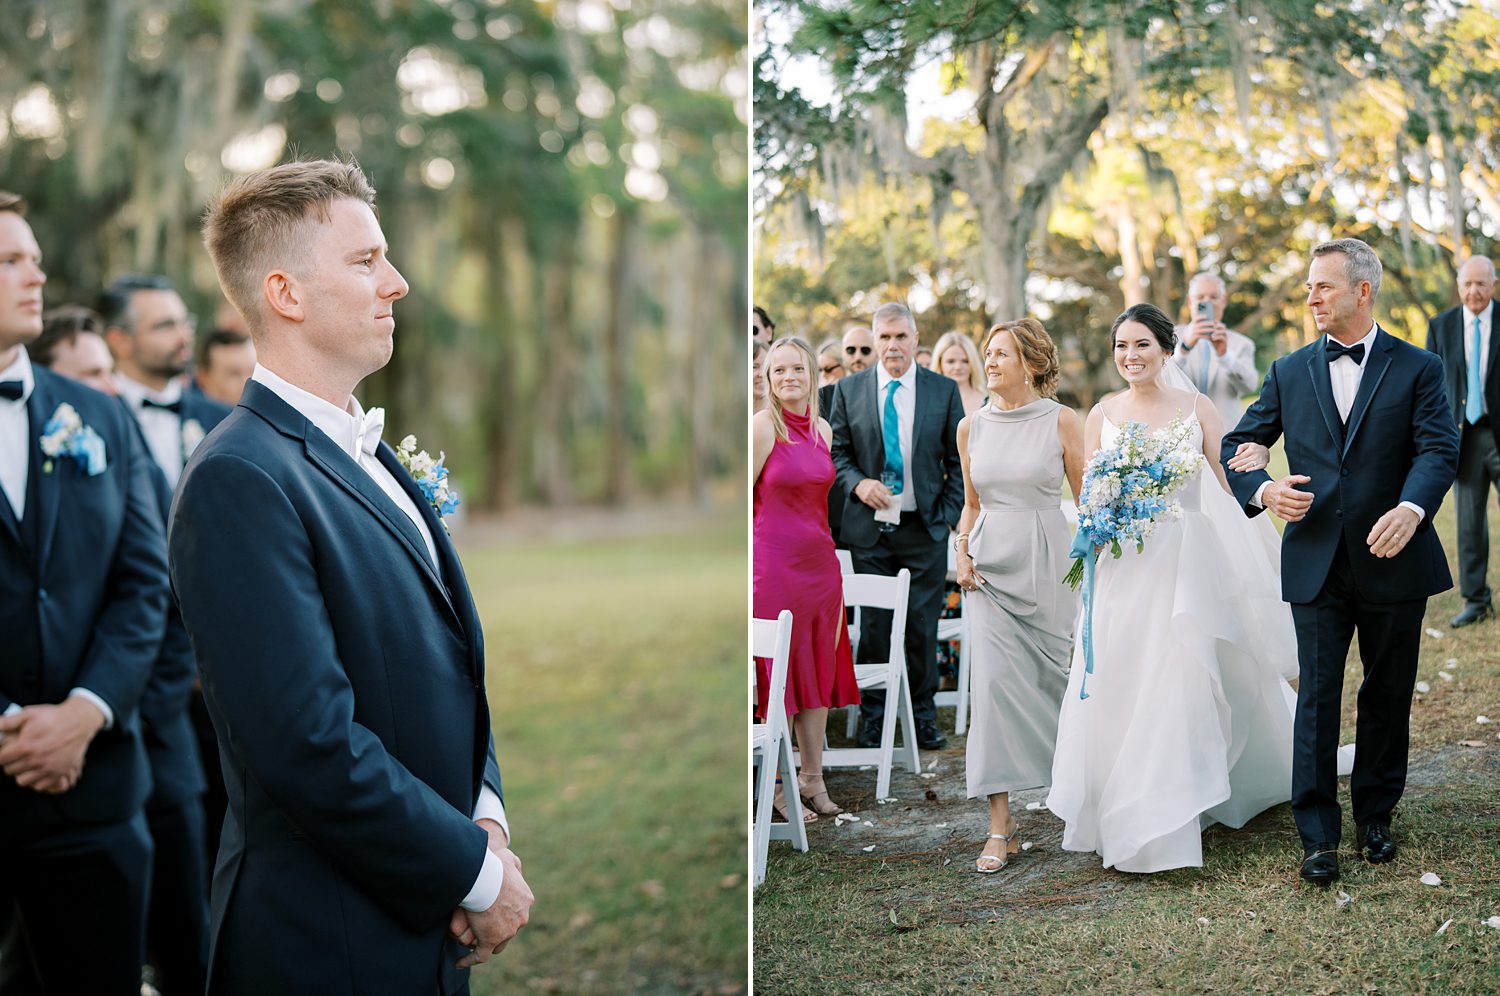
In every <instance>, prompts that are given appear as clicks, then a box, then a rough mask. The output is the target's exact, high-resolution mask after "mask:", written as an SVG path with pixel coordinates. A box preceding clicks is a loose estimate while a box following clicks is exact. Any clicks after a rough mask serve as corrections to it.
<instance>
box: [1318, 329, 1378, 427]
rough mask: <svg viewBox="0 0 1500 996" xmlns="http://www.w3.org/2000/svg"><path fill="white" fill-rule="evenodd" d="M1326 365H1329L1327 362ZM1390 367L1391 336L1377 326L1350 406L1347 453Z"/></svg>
mask: <svg viewBox="0 0 1500 996" xmlns="http://www.w3.org/2000/svg"><path fill="white" fill-rule="evenodd" d="M1325 355H1326V354H1325ZM1324 367H1325V368H1326V367H1327V364H1326V363H1325V364H1324ZM1390 368H1391V337H1390V335H1389V334H1388V333H1387V332H1386V331H1385V330H1384V329H1382V328H1380V327H1379V326H1376V329H1375V341H1374V342H1373V343H1371V344H1370V355H1369V356H1368V357H1366V358H1365V369H1364V372H1363V373H1361V374H1360V376H1359V390H1358V391H1357V392H1355V395H1354V404H1353V405H1352V406H1350V408H1349V428H1348V431H1347V432H1345V433H1344V452H1345V453H1348V452H1349V444H1351V443H1353V442H1354V434H1355V433H1356V432H1358V431H1359V426H1360V423H1361V422H1363V421H1364V418H1365V412H1366V411H1367V410H1368V409H1369V407H1370V398H1372V397H1373V396H1374V394H1375V392H1376V391H1378V390H1379V389H1380V382H1381V381H1382V380H1384V379H1385V375H1386V371H1388V370H1390Z"/></svg>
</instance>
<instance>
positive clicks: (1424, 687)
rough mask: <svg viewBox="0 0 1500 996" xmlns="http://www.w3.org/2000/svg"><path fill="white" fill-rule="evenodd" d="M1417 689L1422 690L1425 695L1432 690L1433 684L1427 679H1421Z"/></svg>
mask: <svg viewBox="0 0 1500 996" xmlns="http://www.w3.org/2000/svg"><path fill="white" fill-rule="evenodd" d="M1417 691H1419V692H1421V693H1422V694H1423V695H1426V694H1427V693H1428V692H1430V691H1432V686H1431V685H1429V684H1428V683H1427V682H1425V681H1419V682H1417Z"/></svg>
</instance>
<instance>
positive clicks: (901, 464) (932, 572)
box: [828, 304, 964, 750]
mask: <svg viewBox="0 0 1500 996" xmlns="http://www.w3.org/2000/svg"><path fill="white" fill-rule="evenodd" d="M871 328H872V331H873V333H874V341H875V356H876V364H875V366H874V367H873V368H870V369H864V370H860V371H859V372H857V373H850V374H849V376H847V377H845V378H844V379H843V380H841V381H839V382H838V383H837V384H835V385H834V391H833V410H832V411H831V412H830V413H829V416H828V421H829V424H830V425H831V426H832V428H833V464H834V467H835V468H836V470H837V472H838V477H837V479H836V481H835V483H834V488H835V490H837V491H838V492H839V494H840V496H841V498H842V500H843V504H844V507H843V516H842V521H841V537H840V538H841V539H842V541H843V543H844V544H845V545H847V546H848V547H849V553H850V556H851V558H852V559H853V561H854V570H855V571H856V572H858V573H861V574H886V575H894V574H896V573H898V572H899V571H900V570H901V568H903V567H905V568H907V569H908V570H910V571H911V596H910V601H909V603H908V609H907V614H906V671H907V675H908V676H909V678H910V680H911V698H912V712H913V713H914V714H915V718H916V721H917V743H918V746H920V747H922V748H924V749H927V750H940V749H941V748H943V747H944V746H946V745H947V740H946V738H944V736H943V734H942V733H941V732H940V731H939V730H938V726H937V708H936V706H935V705H934V703H933V694H934V693H935V692H936V691H937V658H936V651H937V624H938V615H939V613H940V612H941V609H942V601H943V580H944V578H945V577H946V575H947V567H948V557H947V550H946V547H945V544H946V543H947V541H948V532H949V530H950V529H952V528H953V526H955V525H956V524H957V523H958V515H959V512H961V511H962V510H963V503H964V487H963V468H962V465H961V464H960V463H959V458H958V422H959V420H960V419H961V418H963V416H964V409H963V402H962V400H961V399H960V398H959V395H958V386H957V385H956V384H955V383H954V382H953V381H952V380H950V379H949V378H947V377H944V376H943V375H942V374H938V373H934V372H933V371H931V370H928V369H926V368H924V367H919V366H917V364H916V362H915V356H916V350H917V326H916V322H915V321H914V320H913V318H912V315H911V312H910V311H908V310H907V309H906V308H905V307H904V306H902V305H900V304H884V305H881V306H880V308H879V309H878V310H877V311H876V312H875V320H874V322H873V323H871ZM852 331H853V330H851V334H852ZM848 341H849V336H847V335H846V336H845V342H846V343H847V342H848ZM877 511H880V512H881V513H882V517H886V516H891V517H892V518H893V520H894V521H891V522H888V523H886V524H885V527H884V528H882V525H881V523H880V522H878V521H877V519H876V513H877ZM867 615H868V616H869V618H868V619H867V620H866V621H865V622H864V623H863V624H862V628H861V631H860V640H859V660H860V661H861V663H865V662H869V661H875V660H882V659H884V656H885V654H886V651H887V648H888V647H889V644H890V629H889V626H890V621H889V618H890V616H889V613H881V612H871V613H868V614H867ZM885 705H886V703H885V693H884V692H879V691H876V692H866V693H864V695H863V696H862V701H861V703H860V715H861V716H862V718H863V726H862V729H861V731H860V738H859V742H860V745H861V746H878V745H879V743H880V729H881V723H882V721H883V719H884V716H885Z"/></svg>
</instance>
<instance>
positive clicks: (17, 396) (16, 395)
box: [0, 380, 26, 401]
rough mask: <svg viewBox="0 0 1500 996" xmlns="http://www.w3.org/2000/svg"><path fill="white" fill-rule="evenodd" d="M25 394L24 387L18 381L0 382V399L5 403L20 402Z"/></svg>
mask: <svg viewBox="0 0 1500 996" xmlns="http://www.w3.org/2000/svg"><path fill="white" fill-rule="evenodd" d="M25 392H26V385H25V384H24V383H22V382H21V381H19V380H0V398H4V399H5V400H6V401H20V400H21V395H22V394H24V393H25Z"/></svg>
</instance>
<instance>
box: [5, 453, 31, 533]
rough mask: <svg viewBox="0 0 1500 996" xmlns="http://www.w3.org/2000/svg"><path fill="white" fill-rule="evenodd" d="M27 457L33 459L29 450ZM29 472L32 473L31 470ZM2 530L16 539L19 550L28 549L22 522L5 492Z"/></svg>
mask: <svg viewBox="0 0 1500 996" xmlns="http://www.w3.org/2000/svg"><path fill="white" fill-rule="evenodd" d="M26 459H27V460H30V459H31V454H30V453H29V452H28V453H27V455H26ZM27 473H30V470H28V471H27ZM0 532H3V533H5V534H6V535H8V536H9V537H10V538H11V539H12V540H13V541H15V544H16V548H17V549H18V550H22V551H24V550H25V549H26V547H25V545H24V544H23V543H22V542H21V524H20V523H19V522H17V521H16V512H15V509H13V508H11V507H10V499H8V498H6V497H5V496H4V495H3V494H0Z"/></svg>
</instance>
